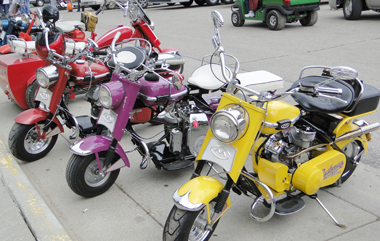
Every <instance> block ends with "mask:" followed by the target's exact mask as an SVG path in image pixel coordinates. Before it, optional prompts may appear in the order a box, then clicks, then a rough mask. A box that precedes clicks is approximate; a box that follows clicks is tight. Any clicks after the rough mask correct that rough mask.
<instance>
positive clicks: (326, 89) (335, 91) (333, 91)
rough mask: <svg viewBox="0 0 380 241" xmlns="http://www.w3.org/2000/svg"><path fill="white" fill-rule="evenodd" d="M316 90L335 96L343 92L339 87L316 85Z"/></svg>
mask: <svg viewBox="0 0 380 241" xmlns="http://www.w3.org/2000/svg"><path fill="white" fill-rule="evenodd" d="M317 91H318V92H320V93H324V94H329V95H335V96H340V95H342V93H343V90H342V89H340V88H329V87H318V88H317Z"/></svg>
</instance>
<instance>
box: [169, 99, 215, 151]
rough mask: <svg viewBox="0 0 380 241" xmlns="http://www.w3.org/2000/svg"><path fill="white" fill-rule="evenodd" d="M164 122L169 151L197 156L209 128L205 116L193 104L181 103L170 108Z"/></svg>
mask: <svg viewBox="0 0 380 241" xmlns="http://www.w3.org/2000/svg"><path fill="white" fill-rule="evenodd" d="M165 122H166V123H165V131H166V132H167V135H168V138H167V140H168V142H169V145H170V151H171V152H172V153H173V154H179V153H183V154H185V155H193V156H197V154H198V153H199V151H200V148H201V146H202V143H203V141H204V139H205V137H206V133H207V130H208V128H209V122H208V117H207V114H206V113H205V112H204V111H203V110H202V109H200V108H198V107H197V106H195V105H194V104H191V103H189V102H188V101H181V102H176V103H174V104H173V105H172V106H171V107H170V110H169V111H168V112H167V113H166V115H165Z"/></svg>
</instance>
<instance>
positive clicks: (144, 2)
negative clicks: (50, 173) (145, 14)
mask: <svg viewBox="0 0 380 241" xmlns="http://www.w3.org/2000/svg"><path fill="white" fill-rule="evenodd" d="M137 2H138V3H139V4H140V5H141V7H142V8H147V7H148V5H149V1H148V0H138V1H137Z"/></svg>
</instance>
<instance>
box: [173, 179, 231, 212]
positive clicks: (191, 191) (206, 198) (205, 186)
mask: <svg viewBox="0 0 380 241" xmlns="http://www.w3.org/2000/svg"><path fill="white" fill-rule="evenodd" d="M223 188H224V185H223V184H222V183H221V182H220V181H219V180H217V179H216V178H213V177H209V176H200V177H196V178H193V179H191V180H190V181H188V182H187V183H185V185H183V186H182V187H181V188H180V189H178V190H177V191H176V192H175V193H174V195H173V199H174V202H175V204H176V206H177V207H178V208H179V209H183V210H188V211H199V210H201V209H202V208H203V207H204V206H205V205H207V206H208V204H209V203H210V202H211V200H213V199H214V198H216V197H217V196H218V194H219V193H220V192H221V191H222V189H223ZM227 204H228V207H230V206H231V202H230V198H229V197H228V200H227Z"/></svg>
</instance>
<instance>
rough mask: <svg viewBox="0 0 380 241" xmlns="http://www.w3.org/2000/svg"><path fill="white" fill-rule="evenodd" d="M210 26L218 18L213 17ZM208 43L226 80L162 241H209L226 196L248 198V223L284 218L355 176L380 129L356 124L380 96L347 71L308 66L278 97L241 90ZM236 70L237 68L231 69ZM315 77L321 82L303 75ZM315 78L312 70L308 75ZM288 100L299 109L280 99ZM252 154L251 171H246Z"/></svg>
mask: <svg viewBox="0 0 380 241" xmlns="http://www.w3.org/2000/svg"><path fill="white" fill-rule="evenodd" d="M212 19H213V21H214V22H219V23H221V24H222V23H223V18H222V16H221V15H220V14H219V13H218V12H216V11H213V12H212ZM214 44H215V47H216V49H217V50H218V51H216V52H217V53H218V57H220V59H221V63H222V72H223V73H224V78H225V79H226V81H229V85H228V87H227V91H226V93H223V96H222V99H221V101H220V103H219V107H218V110H217V111H216V113H215V114H214V115H213V116H212V118H211V121H210V129H209V130H208V132H207V135H206V138H205V140H204V142H203V145H202V147H201V149H200V152H199V154H198V156H197V159H196V162H197V165H196V167H195V170H194V172H193V175H192V179H191V180H190V181H188V182H187V183H186V184H185V185H183V186H182V187H181V188H179V189H178V190H177V191H176V192H175V193H174V195H173V199H174V202H175V205H174V206H173V208H172V210H171V212H170V214H169V216H168V218H167V221H166V224H165V227H164V233H163V240H208V239H209V238H210V237H211V235H212V233H213V232H214V230H215V228H216V226H217V225H218V222H219V220H220V218H221V216H222V215H223V214H224V212H225V211H226V210H227V209H228V208H229V207H230V206H231V201H230V198H229V195H230V192H231V190H232V191H234V192H235V193H237V194H239V195H241V194H245V195H247V196H250V197H254V202H253V204H252V206H251V216H252V217H253V218H254V219H255V220H257V221H259V222H264V221H267V220H269V219H270V218H271V217H272V216H273V215H274V214H278V215H288V214H292V213H295V212H297V211H299V210H301V209H302V208H303V207H304V206H305V202H304V201H303V199H302V197H305V196H308V197H310V198H312V199H315V200H316V201H317V202H318V203H319V204H320V205H321V206H322V208H323V209H324V210H325V211H326V212H327V213H328V214H329V216H330V217H331V218H332V219H333V220H334V222H335V224H336V225H338V226H340V227H344V226H345V225H343V224H340V223H339V222H338V221H337V220H336V219H335V218H334V217H333V216H332V214H331V213H330V212H329V211H328V210H327V209H326V207H325V206H324V205H323V204H322V203H321V201H320V200H319V199H318V197H317V192H318V190H319V189H320V188H322V187H326V186H333V185H340V184H342V183H344V182H345V181H346V180H347V179H348V178H349V177H350V176H351V175H352V173H353V171H354V170H355V168H356V166H357V165H358V163H359V161H360V158H361V156H362V154H363V153H365V152H366V151H367V143H368V142H369V141H370V140H371V134H370V133H371V132H372V131H375V130H377V129H379V123H375V124H369V123H368V122H366V121H364V120H358V118H360V117H362V116H364V115H368V114H371V113H374V112H375V111H376V108H377V106H378V103H379V98H380V91H379V90H377V89H376V88H375V87H373V86H370V85H366V84H364V83H363V82H362V81H361V80H359V79H358V78H357V71H356V70H354V69H352V68H349V67H332V68H330V67H323V66H311V67H306V68H304V69H303V70H302V71H301V74H300V78H299V79H298V80H297V81H296V82H295V83H294V84H293V85H292V86H291V87H290V89H288V90H287V91H285V92H283V93H277V92H276V91H264V92H258V91H254V90H252V89H251V88H247V87H245V86H244V85H242V84H240V83H239V80H238V78H236V75H237V71H238V68H235V70H234V71H233V75H232V77H230V78H229V76H228V75H227V74H225V72H226V71H224V70H225V68H226V67H225V64H224V50H223V47H222V45H221V44H220V39H218V37H214ZM236 66H239V65H238V64H236ZM311 70H318V73H319V70H321V72H322V73H321V74H320V75H309V76H304V72H307V71H309V72H311ZM313 72H315V71H313ZM287 96H291V97H292V98H293V99H294V100H295V101H296V102H297V105H291V104H288V103H286V102H284V101H281V99H283V98H285V97H287ZM250 153H252V169H253V171H251V172H249V171H248V170H247V168H246V167H245V165H246V160H247V158H248V156H249V155H250Z"/></svg>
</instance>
